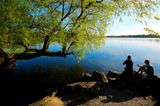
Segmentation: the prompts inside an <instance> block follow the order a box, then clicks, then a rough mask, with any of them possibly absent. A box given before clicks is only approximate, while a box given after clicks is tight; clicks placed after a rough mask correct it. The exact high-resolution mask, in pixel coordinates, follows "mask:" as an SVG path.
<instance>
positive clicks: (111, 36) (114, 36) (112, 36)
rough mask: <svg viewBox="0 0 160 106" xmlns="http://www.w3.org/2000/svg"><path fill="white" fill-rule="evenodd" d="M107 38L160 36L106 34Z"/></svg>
mask: <svg viewBox="0 0 160 106" xmlns="http://www.w3.org/2000/svg"><path fill="white" fill-rule="evenodd" d="M107 37H108V38H160V36H157V35H152V34H148V35H108V36H107Z"/></svg>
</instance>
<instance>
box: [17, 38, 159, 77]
mask: <svg viewBox="0 0 160 106" xmlns="http://www.w3.org/2000/svg"><path fill="white" fill-rule="evenodd" d="M55 47H56V48H55ZM59 48H60V46H59V45H58V44H56V43H53V44H52V45H51V46H50V47H49V49H50V50H53V51H56V50H59ZM159 48H160V40H159V38H107V39H106V43H105V45H103V46H101V47H100V48H99V49H95V50H92V51H90V52H87V53H86V55H85V57H84V58H83V59H82V60H81V61H80V62H78V61H77V60H76V57H75V56H73V55H70V56H67V57H66V58H64V57H47V56H41V57H37V58H34V59H30V60H20V61H17V62H16V64H17V67H16V69H15V70H16V72H19V71H21V70H28V69H34V68H36V67H41V68H42V69H45V68H48V67H54V68H61V67H63V68H64V69H67V70H70V69H71V67H73V66H76V65H78V66H79V67H82V68H83V69H85V70H87V71H97V70H99V71H104V72H108V70H116V71H123V65H122V62H123V61H124V60H125V59H126V56H127V55H128V54H129V55H131V56H132V57H133V61H134V69H135V70H137V68H138V67H137V66H136V64H143V61H144V59H149V60H150V61H151V64H152V65H153V66H154V69H155V74H157V75H159V76H160V72H159V69H160V65H159V61H160V58H158V57H159V53H160V49H159Z"/></svg>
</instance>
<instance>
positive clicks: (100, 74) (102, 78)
mask: <svg viewBox="0 0 160 106" xmlns="http://www.w3.org/2000/svg"><path fill="white" fill-rule="evenodd" d="M92 77H93V79H94V80H95V81H99V82H102V83H106V84H107V83H108V78H107V76H106V75H105V74H104V72H99V71H95V72H93V73H92Z"/></svg>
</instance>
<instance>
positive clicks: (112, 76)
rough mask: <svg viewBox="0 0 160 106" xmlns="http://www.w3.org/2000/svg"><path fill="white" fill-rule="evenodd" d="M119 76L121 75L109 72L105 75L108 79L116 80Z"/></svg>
mask: <svg viewBox="0 0 160 106" xmlns="http://www.w3.org/2000/svg"><path fill="white" fill-rule="evenodd" d="M120 75H121V73H119V72H115V71H109V72H108V73H107V76H108V77H111V78H116V79H117V78H119V77H120Z"/></svg>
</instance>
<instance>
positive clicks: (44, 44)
mask: <svg viewBox="0 0 160 106" xmlns="http://www.w3.org/2000/svg"><path fill="white" fill-rule="evenodd" d="M48 47H49V36H48V35H47V36H46V37H45V39H44V43H43V48H42V52H45V51H46V50H47V49H48Z"/></svg>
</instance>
